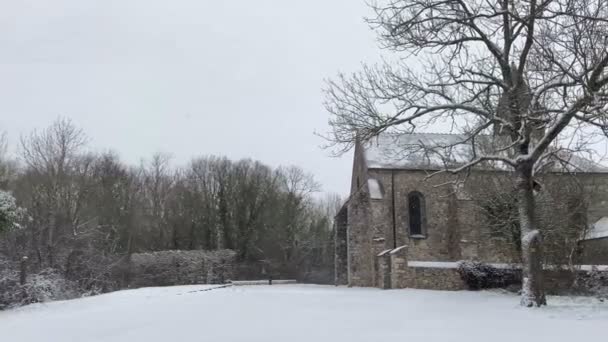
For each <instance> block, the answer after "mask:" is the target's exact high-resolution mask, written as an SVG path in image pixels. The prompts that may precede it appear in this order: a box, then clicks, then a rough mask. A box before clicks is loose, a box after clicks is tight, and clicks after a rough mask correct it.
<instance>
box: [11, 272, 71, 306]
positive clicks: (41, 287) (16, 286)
mask: <svg viewBox="0 0 608 342" xmlns="http://www.w3.org/2000/svg"><path fill="white" fill-rule="evenodd" d="M79 295H80V294H79V291H78V288H77V286H76V284H75V283H73V282H70V281H68V280H66V279H65V278H64V277H63V276H62V275H61V274H60V273H59V272H58V271H57V270H54V269H45V270H42V271H41V272H39V273H36V274H33V275H31V276H30V277H28V279H27V282H26V283H25V284H23V285H21V284H20V282H19V272H18V271H17V270H16V267H14V265H12V264H11V263H7V262H4V263H3V265H2V271H0V310H4V309H8V308H12V307H18V306H22V305H27V304H32V303H41V302H47V301H51V300H62V299H70V298H75V297H78V296H79Z"/></svg>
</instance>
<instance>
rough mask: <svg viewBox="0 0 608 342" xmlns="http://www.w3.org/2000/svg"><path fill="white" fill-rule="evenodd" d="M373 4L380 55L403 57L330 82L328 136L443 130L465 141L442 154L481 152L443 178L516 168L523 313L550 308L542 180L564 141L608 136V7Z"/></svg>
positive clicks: (587, 3)
mask: <svg viewBox="0 0 608 342" xmlns="http://www.w3.org/2000/svg"><path fill="white" fill-rule="evenodd" d="M372 8H373V9H374V11H375V16H374V17H373V18H371V19H368V21H369V23H370V24H371V25H372V26H373V28H375V29H376V30H377V31H378V33H379V40H380V42H381V45H382V47H384V48H386V49H387V50H389V51H392V52H395V53H398V54H401V57H405V58H401V59H399V60H398V61H397V62H395V63H389V62H385V63H384V64H383V65H380V66H366V67H364V68H363V70H362V71H361V72H358V73H355V74H353V75H351V76H345V75H340V76H339V77H338V78H337V79H335V80H332V81H329V82H328V86H327V88H326V108H327V110H328V111H329V112H330V113H331V119H330V125H331V127H332V132H331V134H330V135H329V136H328V138H329V139H330V140H331V142H333V143H335V144H337V145H339V146H340V148H341V151H344V150H347V149H349V148H350V147H352V146H353V145H354V144H355V142H356V141H357V139H361V140H366V139H370V138H372V137H374V136H376V135H378V134H379V133H381V132H383V131H402V132H415V131H424V129H425V128H426V127H429V126H433V127H437V125H443V126H445V127H449V130H450V131H451V132H458V133H461V134H462V135H461V137H462V138H461V139H460V141H458V142H457V143H455V144H452V145H450V146H443V147H442V149H441V151H439V152H440V153H443V152H445V151H446V150H449V149H450V148H453V147H457V146H458V145H466V146H469V147H470V149H471V151H472V153H471V156H470V158H469V159H468V160H467V161H466V162H465V163H464V164H462V165H460V166H456V167H446V168H445V169H444V170H441V171H440V172H449V173H462V172H463V171H467V170H469V169H470V168H471V167H474V166H477V165H480V164H482V165H484V164H486V165H487V164H492V165H493V166H499V167H504V168H510V169H511V170H513V171H514V172H513V174H514V177H515V178H516V185H517V198H518V219H519V223H520V228H521V242H522V259H523V263H524V270H523V275H524V278H523V291H522V293H523V294H522V305H525V306H533V305H543V304H546V299H545V293H544V289H543V285H542V274H541V273H542V265H541V255H540V248H541V234H540V232H539V229H538V225H537V222H536V219H535V216H536V215H535V208H536V204H535V198H534V192H533V189H534V175H535V173H537V172H539V171H540V170H542V169H543V167H544V165H546V164H547V162H548V161H550V160H555V159H556V158H557V159H560V158H559V157H560V154H559V153H557V152H559V148H558V147H556V146H555V144H556V142H558V141H560V139H564V137H565V136H573V135H575V134H576V133H577V132H579V133H580V132H588V131H589V129H591V128H599V129H600V132H601V133H603V134H606V133H607V132H608V113H607V112H606V111H607V110H608V108H607V107H606V106H605V104H606V95H607V90H608V87H607V85H608V73H607V70H606V67H607V66H608V51H607V49H606V48H607V39H608V38H607V37H608V0H497V1H489V2H488V1H479V0H409V1H404V0H389V1H381V2H375V3H374V4H373V5H372ZM581 130H582V131H581ZM492 132H493V133H494V136H493V138H490V139H489V140H490V143H489V144H488V138H484V136H487V135H488V134H489V133H492ZM579 135H580V134H579ZM488 145H489V146H488Z"/></svg>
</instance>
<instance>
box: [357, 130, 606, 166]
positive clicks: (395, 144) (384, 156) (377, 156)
mask: <svg viewBox="0 0 608 342" xmlns="http://www.w3.org/2000/svg"><path fill="white" fill-rule="evenodd" d="M467 137H468V136H466V135H461V134H440V133H412V134H393V133H382V134H380V135H378V136H377V137H374V138H372V139H370V140H369V141H367V142H365V143H363V153H364V156H365V160H366V162H367V167H368V168H372V169H406V170H440V169H443V168H446V167H457V166H459V165H463V164H466V163H467V162H469V161H471V160H472V159H473V151H474V150H473V144H472V143H471V142H470V141H467ZM493 140H494V137H493V136H490V135H480V136H477V137H476V138H475V145H474V147H475V150H476V151H477V154H478V155H480V154H482V152H483V151H484V149H485V150H488V148H489V147H491V145H492V143H493ZM463 142H464V143H463ZM492 154H494V153H492ZM477 168H478V169H490V170H508V169H509V168H508V167H507V166H506V165H504V164H502V163H500V162H492V163H485V164H484V165H481V164H480V165H478V166H477ZM550 170H551V171H554V172H563V171H565V170H567V171H570V172H600V173H608V168H607V167H605V166H603V165H600V164H597V163H595V162H593V161H591V160H589V159H586V158H583V157H581V156H577V155H576V154H573V153H569V152H566V151H556V152H555V157H554V158H553V160H552V165H550Z"/></svg>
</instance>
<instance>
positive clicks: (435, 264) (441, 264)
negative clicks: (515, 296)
mask: <svg viewBox="0 0 608 342" xmlns="http://www.w3.org/2000/svg"><path fill="white" fill-rule="evenodd" d="M461 262H462V261H409V260H408V262H407V266H408V267H420V268H450V269H456V268H458V267H459V266H460V263H461ZM484 265H488V266H491V267H494V268H498V269H506V270H509V269H519V268H521V264H500V263H484ZM543 268H545V269H568V265H543ZM575 268H577V269H579V270H582V271H593V270H598V271H608V265H575Z"/></svg>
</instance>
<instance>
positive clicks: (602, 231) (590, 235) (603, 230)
mask: <svg viewBox="0 0 608 342" xmlns="http://www.w3.org/2000/svg"><path fill="white" fill-rule="evenodd" d="M603 238H608V217H602V218H601V219H599V220H598V221H597V222H595V224H593V225H592V226H591V227H590V228H589V230H588V231H587V233H586V234H585V236H584V238H583V240H594V239H603Z"/></svg>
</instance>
